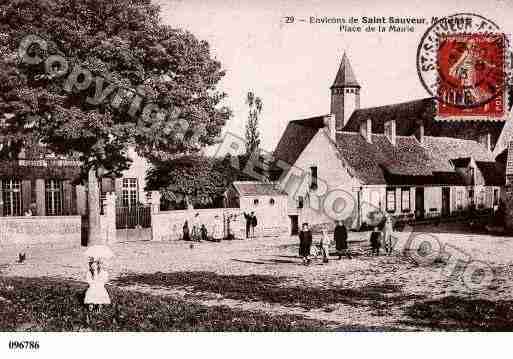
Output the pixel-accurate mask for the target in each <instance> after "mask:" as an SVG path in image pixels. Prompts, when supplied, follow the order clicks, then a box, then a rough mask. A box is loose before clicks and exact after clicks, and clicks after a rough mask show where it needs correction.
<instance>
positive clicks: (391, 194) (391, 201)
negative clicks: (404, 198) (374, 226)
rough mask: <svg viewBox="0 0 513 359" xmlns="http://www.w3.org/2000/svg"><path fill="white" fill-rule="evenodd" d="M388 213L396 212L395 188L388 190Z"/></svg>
mask: <svg viewBox="0 0 513 359" xmlns="http://www.w3.org/2000/svg"><path fill="white" fill-rule="evenodd" d="M386 201H387V203H386V207H387V212H395V188H387V196H386Z"/></svg>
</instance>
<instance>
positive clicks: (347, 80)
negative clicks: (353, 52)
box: [331, 53, 361, 88]
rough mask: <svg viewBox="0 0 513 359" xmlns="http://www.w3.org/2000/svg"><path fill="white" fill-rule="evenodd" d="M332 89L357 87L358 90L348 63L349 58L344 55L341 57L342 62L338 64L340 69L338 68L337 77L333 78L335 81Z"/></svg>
mask: <svg viewBox="0 0 513 359" xmlns="http://www.w3.org/2000/svg"><path fill="white" fill-rule="evenodd" d="M334 87H358V88H360V87H361V86H360V84H359V83H358V81H357V80H356V76H355V75H354V71H353V67H352V66H351V63H350V62H349V58H348V57H347V55H346V53H344V55H343V56H342V61H341V62H340V67H339V68H338V72H337V76H336V77H335V81H334V82H333V85H331V88H334Z"/></svg>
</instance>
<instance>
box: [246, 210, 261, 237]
mask: <svg viewBox="0 0 513 359" xmlns="http://www.w3.org/2000/svg"><path fill="white" fill-rule="evenodd" d="M244 218H245V219H246V239H249V238H255V227H256V226H257V224H258V220H257V217H256V215H255V212H251V213H249V214H248V213H246V212H244Z"/></svg>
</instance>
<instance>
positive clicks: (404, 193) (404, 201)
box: [401, 187, 411, 212]
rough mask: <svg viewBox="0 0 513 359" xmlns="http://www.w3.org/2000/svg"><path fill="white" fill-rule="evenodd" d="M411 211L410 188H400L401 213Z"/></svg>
mask: <svg viewBox="0 0 513 359" xmlns="http://www.w3.org/2000/svg"><path fill="white" fill-rule="evenodd" d="M410 210H411V203H410V188H409V187H404V188H401V211H403V212H409V211H410Z"/></svg>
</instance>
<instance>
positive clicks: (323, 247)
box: [319, 225, 329, 263]
mask: <svg viewBox="0 0 513 359" xmlns="http://www.w3.org/2000/svg"><path fill="white" fill-rule="evenodd" d="M328 243H329V239H328V226H327V225H324V226H323V227H322V234H321V243H319V246H320V248H321V252H322V262H323V263H328V262H329V259H328V253H329V250H328Z"/></svg>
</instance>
